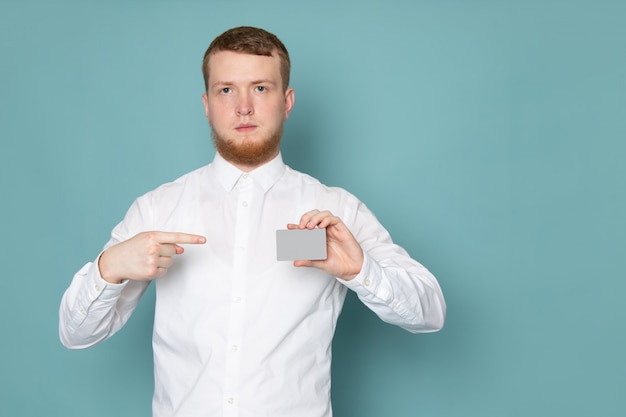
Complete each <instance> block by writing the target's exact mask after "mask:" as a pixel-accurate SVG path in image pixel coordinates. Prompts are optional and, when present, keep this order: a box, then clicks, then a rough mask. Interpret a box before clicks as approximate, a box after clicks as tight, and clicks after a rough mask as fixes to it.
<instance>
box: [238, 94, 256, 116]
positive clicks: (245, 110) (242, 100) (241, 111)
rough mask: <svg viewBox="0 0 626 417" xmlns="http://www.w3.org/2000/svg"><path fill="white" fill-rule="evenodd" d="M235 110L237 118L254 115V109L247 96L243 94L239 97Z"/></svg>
mask: <svg viewBox="0 0 626 417" xmlns="http://www.w3.org/2000/svg"><path fill="white" fill-rule="evenodd" d="M236 110H237V115H238V116H251V115H252V114H253V113H254V107H253V105H252V100H251V98H250V95H249V94H247V93H243V94H241V95H240V96H239V101H238V102H237V109H236Z"/></svg>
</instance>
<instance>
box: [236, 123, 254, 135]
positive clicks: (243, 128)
mask: <svg viewBox="0 0 626 417" xmlns="http://www.w3.org/2000/svg"><path fill="white" fill-rule="evenodd" d="M254 129H256V125H253V124H249V123H242V124H240V125H237V126H236V127H235V130H236V131H237V132H239V133H248V132H252V131H253V130H254Z"/></svg>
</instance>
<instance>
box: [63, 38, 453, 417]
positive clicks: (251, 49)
mask: <svg viewBox="0 0 626 417" xmlns="http://www.w3.org/2000/svg"><path fill="white" fill-rule="evenodd" d="M202 68H203V73H204V77H205V87H206V92H205V94H203V96H202V99H203V103H204V109H205V112H206V116H207V119H208V122H209V125H210V126H211V130H212V134H213V139H214V143H215V147H216V150H217V153H216V156H215V159H214V160H213V162H212V163H211V164H209V165H207V166H205V167H202V168H200V169H198V170H196V171H193V172H191V173H189V174H187V175H185V176H183V177H181V178H179V179H178V180H176V181H174V182H172V183H168V184H165V185H162V186H161V187H159V188H157V189H156V190H154V191H152V192H149V193H148V194H146V195H144V196H142V197H140V198H138V199H137V200H136V201H135V202H134V203H133V205H132V206H131V207H130V209H129V211H128V213H127V214H126V216H125V218H124V219H123V221H122V222H121V223H119V224H118V225H117V226H116V227H115V228H114V230H113V232H112V235H111V239H110V240H109V242H108V243H107V244H106V245H105V249H104V251H103V252H102V253H101V254H100V255H99V256H98V258H97V259H96V260H95V261H94V262H93V263H87V264H86V265H85V266H84V267H83V268H82V269H81V270H80V271H78V273H77V274H76V275H75V276H74V279H73V280H72V283H71V285H70V287H69V288H68V289H67V291H66V293H65V295H64V296H63V300H62V302H61V309H60V326H59V328H60V330H59V333H60V338H61V341H62V342H63V344H64V345H65V346H67V347H69V348H86V347H89V346H92V345H94V344H96V343H99V342H101V341H102V340H105V339H106V338H108V337H110V336H111V335H113V334H114V333H115V332H116V331H118V330H119V329H120V328H121V327H122V326H123V325H124V323H125V322H126V321H127V320H128V318H129V316H130V315H131V313H132V311H133V309H134V308H135V307H136V306H137V303H138V302H139V299H140V298H141V296H142V294H143V293H144V291H145V290H146V288H147V286H148V285H149V283H150V282H151V281H152V280H154V281H155V283H156V295H157V298H156V306H155V320H154V330H153V350H154V369H155V392H154V397H153V415H154V416H155V417H162V416H193V417H196V416H198V417H200V416H203V417H204V416H242V417H248V416H250V417H252V416H254V417H259V416H272V417H278V416H285V417H294V416H298V417H308V416H310V417H314V416H316V417H321V416H331V415H332V411H331V405H330V368H331V342H332V338H333V333H334V330H335V325H336V322H337V318H338V316H339V313H340V312H341V308H342V305H343V301H344V299H345V296H346V292H347V289H348V288H350V289H352V290H354V291H355V292H356V293H357V294H358V296H359V298H360V299H361V300H362V301H363V302H364V303H365V305H367V307H369V308H370V309H371V310H372V311H374V312H375V313H376V314H377V315H378V316H379V317H380V318H381V319H382V320H384V321H387V322H389V323H392V324H395V325H398V326H401V327H402V328H405V329H407V330H408V331H411V332H415V333H417V332H431V331H437V330H439V329H441V327H442V326H443V323H444V319H445V302H444V299H443V295H442V293H441V290H440V288H439V285H438V283H437V281H436V279H435V278H434V277H433V276H432V275H431V274H430V273H429V272H428V271H427V270H426V269H425V268H424V267H423V266H422V265H421V264H419V263H418V262H417V261H415V260H413V259H411V258H410V257H409V256H408V254H407V253H406V252H405V251H404V250H403V249H402V248H400V247H398V246H397V245H395V244H393V242H392V241H391V238H390V236H389V235H388V233H387V232H386V230H385V229H384V228H383V227H382V226H381V225H380V224H379V222H378V221H377V220H376V218H375V217H374V215H373V214H372V213H371V212H370V211H369V210H368V209H367V208H366V207H365V206H364V205H363V204H362V203H361V202H360V201H359V200H357V199H356V198H355V197H354V196H353V195H351V194H349V193H348V192H346V191H345V190H342V189H339V188H331V187H326V186H324V185H322V184H321V183H319V182H318V181H317V180H315V179H314V178H311V177H309V176H307V175H305V174H302V173H300V172H297V171H294V170H292V169H291V168H289V167H288V166H286V165H285V164H284V163H283V161H282V158H281V154H280V149H279V148H280V139H281V135H282V129H283V123H284V121H285V120H286V119H287V117H288V116H289V113H290V111H291V109H292V108H293V105H294V91H293V89H291V88H289V87H288V85H289V69H290V63H289V55H288V53H287V50H286V49H285V47H284V45H283V44H282V42H281V41H280V40H279V39H278V38H276V37H275V36H274V35H272V34H270V33H268V32H266V31H264V30H262V29H257V28H251V27H239V28H234V29H231V30H229V31H226V32H225V33H223V34H222V35H220V36H219V37H218V38H216V39H215V40H214V41H213V42H212V44H211V45H210V46H209V49H208V50H207V52H206V54H205V57H204V61H203V67H202ZM285 228H288V229H311V230H312V229H316V228H317V229H325V231H326V239H327V241H326V249H327V257H326V259H324V260H306V259H305V260H296V261H293V262H279V261H277V260H276V259H277V258H276V246H275V244H276V230H278V229H285ZM183 245H185V246H183ZM174 258H176V261H174ZM157 278H158V279H157Z"/></svg>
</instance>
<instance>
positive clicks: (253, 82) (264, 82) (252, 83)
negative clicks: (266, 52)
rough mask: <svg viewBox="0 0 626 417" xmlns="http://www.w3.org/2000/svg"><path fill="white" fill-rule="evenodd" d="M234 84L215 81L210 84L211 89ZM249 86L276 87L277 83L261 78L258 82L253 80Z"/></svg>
mask: <svg viewBox="0 0 626 417" xmlns="http://www.w3.org/2000/svg"><path fill="white" fill-rule="evenodd" d="M234 84H235V83H234V82H233V81H216V82H214V83H212V84H211V86H212V87H220V86H227V87H228V86H231V85H234ZM249 84H251V85H257V84H270V85H277V84H278V83H277V82H276V81H272V80H270V79H269V78H262V79H259V80H254V81H252V82H250V83H249Z"/></svg>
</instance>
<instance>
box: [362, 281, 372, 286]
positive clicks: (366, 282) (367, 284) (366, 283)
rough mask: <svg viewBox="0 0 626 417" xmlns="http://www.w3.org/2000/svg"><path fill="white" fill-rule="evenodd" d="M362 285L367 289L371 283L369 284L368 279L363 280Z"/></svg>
mask: <svg viewBox="0 0 626 417" xmlns="http://www.w3.org/2000/svg"><path fill="white" fill-rule="evenodd" d="M363 284H364V285H365V286H366V287H369V286H370V284H371V283H370V280H369V279H365V281H363Z"/></svg>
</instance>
